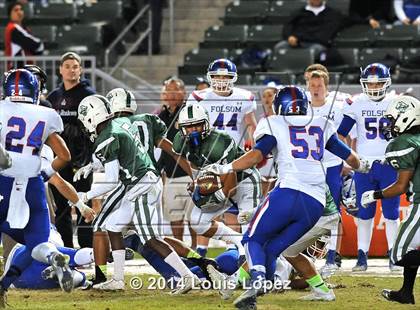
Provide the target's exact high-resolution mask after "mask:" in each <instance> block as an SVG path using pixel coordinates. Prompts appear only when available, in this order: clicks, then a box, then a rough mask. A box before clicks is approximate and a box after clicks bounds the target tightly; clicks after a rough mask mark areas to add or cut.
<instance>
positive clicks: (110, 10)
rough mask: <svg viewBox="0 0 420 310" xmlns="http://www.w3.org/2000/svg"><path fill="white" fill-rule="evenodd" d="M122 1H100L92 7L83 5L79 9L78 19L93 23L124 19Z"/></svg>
mask: <svg viewBox="0 0 420 310" xmlns="http://www.w3.org/2000/svg"><path fill="white" fill-rule="evenodd" d="M122 5H123V4H122V1H100V2H98V3H95V4H93V5H91V6H86V5H82V6H80V7H78V9H77V19H78V20H80V21H81V22H86V23H91V22H99V21H109V20H110V17H112V19H117V18H121V17H122Z"/></svg>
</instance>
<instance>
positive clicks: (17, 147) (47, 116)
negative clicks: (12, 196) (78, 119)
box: [0, 100, 63, 177]
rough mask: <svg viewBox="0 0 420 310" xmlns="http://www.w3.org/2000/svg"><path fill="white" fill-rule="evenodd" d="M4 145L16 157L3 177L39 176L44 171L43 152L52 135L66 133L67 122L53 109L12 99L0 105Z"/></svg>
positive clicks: (1, 138)
mask: <svg viewBox="0 0 420 310" xmlns="http://www.w3.org/2000/svg"><path fill="white" fill-rule="evenodd" d="M0 124H1V127H0V128H1V129H0V142H1V143H2V144H3V145H4V146H5V148H6V150H7V151H8V152H9V154H10V157H11V158H12V167H10V168H9V169H6V170H3V171H2V172H1V174H3V175H6V176H10V177H35V176H37V175H39V173H40V171H41V150H42V148H43V146H44V142H45V141H46V140H47V138H48V136H49V135H50V134H52V133H54V132H58V133H59V132H61V131H63V121H62V120H61V117H60V116H59V115H58V114H57V112H55V111H54V110H53V109H49V108H46V107H42V106H39V105H34V104H28V103H16V102H11V101H9V100H2V101H1V102H0Z"/></svg>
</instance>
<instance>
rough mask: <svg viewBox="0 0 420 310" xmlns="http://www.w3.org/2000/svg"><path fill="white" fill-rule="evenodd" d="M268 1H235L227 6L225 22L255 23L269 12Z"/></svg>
mask: <svg viewBox="0 0 420 310" xmlns="http://www.w3.org/2000/svg"><path fill="white" fill-rule="evenodd" d="M268 9H269V2H268V1H253V2H252V1H248V2H247V1H245V2H244V1H238V0H236V1H234V2H232V3H231V4H229V5H228V6H227V7H226V10H225V17H224V21H225V24H228V25H230V24H255V23H260V22H261V21H262V20H264V18H265V16H266V15H267V13H268Z"/></svg>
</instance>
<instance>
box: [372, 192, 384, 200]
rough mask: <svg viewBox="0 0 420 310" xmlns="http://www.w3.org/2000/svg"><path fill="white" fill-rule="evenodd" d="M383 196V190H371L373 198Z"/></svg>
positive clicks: (376, 198)
mask: <svg viewBox="0 0 420 310" xmlns="http://www.w3.org/2000/svg"><path fill="white" fill-rule="evenodd" d="M382 198H384V192H383V191H382V190H378V191H374V192H373V199H375V200H378V199H382Z"/></svg>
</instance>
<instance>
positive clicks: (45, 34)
mask: <svg viewBox="0 0 420 310" xmlns="http://www.w3.org/2000/svg"><path fill="white" fill-rule="evenodd" d="M29 28H30V29H31V31H32V33H33V34H34V36H36V37H38V38H40V39H42V41H43V42H44V45H45V46H46V47H50V46H56V45H57V44H56V42H55V39H56V36H57V26H54V25H51V26H48V25H34V26H31V27H29Z"/></svg>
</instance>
